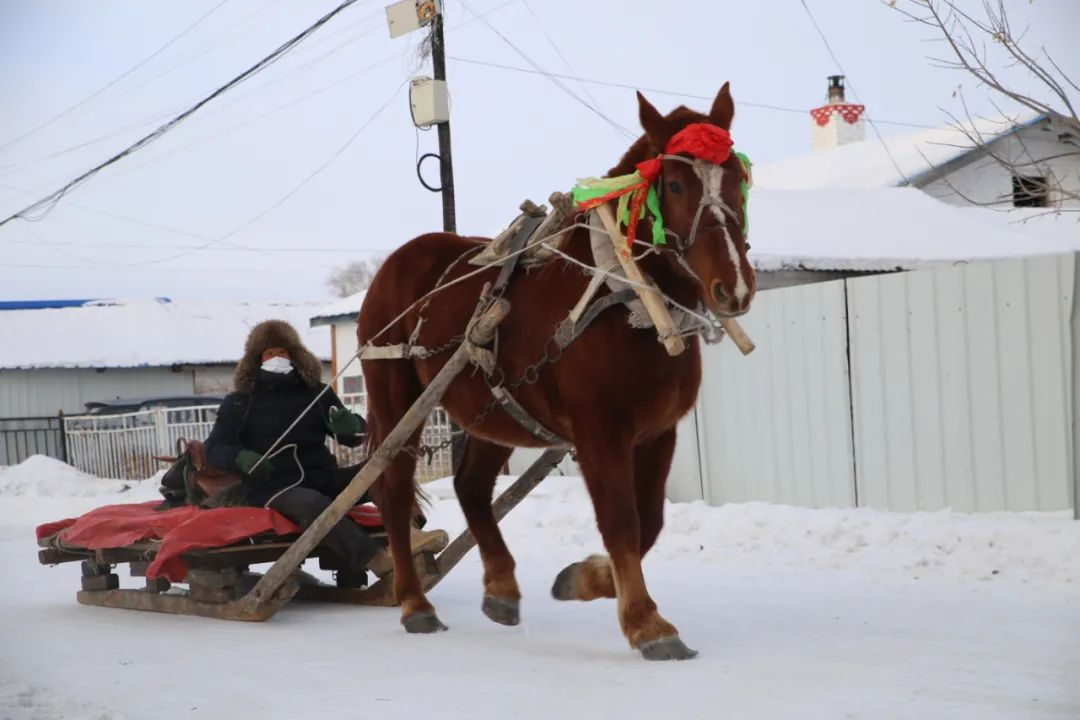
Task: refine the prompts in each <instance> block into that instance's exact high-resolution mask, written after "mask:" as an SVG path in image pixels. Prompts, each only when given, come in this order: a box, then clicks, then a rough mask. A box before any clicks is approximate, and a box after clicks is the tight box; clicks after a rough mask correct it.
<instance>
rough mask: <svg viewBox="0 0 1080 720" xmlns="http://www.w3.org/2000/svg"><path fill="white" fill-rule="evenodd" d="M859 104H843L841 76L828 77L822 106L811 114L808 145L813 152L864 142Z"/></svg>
mask: <svg viewBox="0 0 1080 720" xmlns="http://www.w3.org/2000/svg"><path fill="white" fill-rule="evenodd" d="M865 109H866V108H864V107H863V106H862V105H851V104H849V103H846V102H844V76H843V75H830V76H829V95H828V101H827V103H826V104H825V105H822V106H821V107H819V108H814V109H813V110H811V111H810V122H811V125H810V128H811V133H812V135H811V144H812V145H813V147H814V149H815V150H823V149H826V148H834V147H837V146H839V145H846V144H847V143H852V142H859V141H860V140H865V139H866V127H865V126H864V124H863V111H864V110H865Z"/></svg>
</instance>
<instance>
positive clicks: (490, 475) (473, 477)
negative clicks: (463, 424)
mask: <svg viewBox="0 0 1080 720" xmlns="http://www.w3.org/2000/svg"><path fill="white" fill-rule="evenodd" d="M512 452H513V449H512V448H506V447H502V446H501V445H495V444H494V443H490V442H487V441H485V440H481V439H479V438H477V437H472V436H470V437H469V439H468V442H466V443H465V452H464V456H463V457H462V460H461V466H460V467H459V468H458V471H457V473H456V474H455V476H454V491H455V492H456V493H457V497H458V502H459V503H461V511H462V512H463V513H464V514H465V521H466V522H467V523H468V524H469V531H470V532H472V534H473V537H474V538H476V544H477V546H478V547H479V549H480V558H481V560H482V561H483V563H484V602H483V605H482V609H483V611H484V614H485V615H487V616H488V617H489V618H491V619H492V620H494V621H495V622H497V623H501V624H503V625H517V624H518V623H519V622H520V620H521V609H520V608H521V590H520V589H519V588H518V584H517V579H516V578H515V577H514V558H513V556H511V555H510V550H509V549H508V548H507V547H506V542H505V541H504V540H503V536H502V533H501V532H499V525H498V522H497V521H496V520H495V514H494V512H492V506H491V493H492V490H493V489H494V487H495V479H496V478H497V477H498V474H499V469H500V468H501V467H502V466H503V464H504V463H505V462H506V460H507V459H508V458H509V457H510V454H511V453H512Z"/></svg>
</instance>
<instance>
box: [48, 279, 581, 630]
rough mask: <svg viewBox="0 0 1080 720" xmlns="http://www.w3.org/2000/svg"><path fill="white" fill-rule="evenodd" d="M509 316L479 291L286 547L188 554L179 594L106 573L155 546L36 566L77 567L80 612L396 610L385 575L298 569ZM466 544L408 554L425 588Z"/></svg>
mask: <svg viewBox="0 0 1080 720" xmlns="http://www.w3.org/2000/svg"><path fill="white" fill-rule="evenodd" d="M509 309H510V305H509V303H508V302H507V301H506V300H505V299H502V298H499V299H495V300H492V299H491V298H490V285H489V286H487V287H485V289H484V292H483V293H482V294H481V299H480V302H479V304H478V305H477V307H476V310H475V311H474V313H473V318H472V320H471V321H470V324H469V327H468V329H467V330H466V339H465V340H464V341H463V342H462V343H461V345H460V346H459V347H458V348H457V350H456V351H455V352H454V354H453V355H452V356H451V357H450V359H449V360H448V361H447V363H446V365H444V366H443V368H442V370H440V371H439V373H438V374H437V375H436V376H435V377H434V378H433V379H432V381H431V383H430V384H429V385H428V387H427V388H426V389H425V390H424V392H423V393H422V394H421V395H420V397H419V398H417V400H416V402H414V403H413V405H412V407H410V408H409V410H408V411H407V412H406V413H405V415H404V416H403V417H402V419H401V421H400V422H399V423H398V424H397V426H395V427H394V429H393V430H392V431H391V432H390V434H389V435H388V436H387V437H386V439H385V441H384V442H383V443H382V445H380V446H379V447H378V448H377V449H376V450H375V451H374V452H373V453H372V455H371V458H370V460H369V461H368V462H367V463H366V464H365V465H364V466H363V467H362V468H361V469H360V470H359V472H357V474H356V476H355V477H354V478H353V479H352V482H350V483H349V485H348V486H347V487H346V488H345V489H344V490H343V491H342V492H341V493H340V494H339V495H338V496H337V498H335V499H334V501H333V502H332V503H331V504H330V505H329V506H328V507H327V508H326V510H324V511H323V512H322V514H321V515H319V517H318V518H316V519H315V521H314V522H313V523H312V524H311V525H310V526H309V527H308V528H307V529H306V530H305V531H304V532H303V533H302V534H301V535H300V536H299V537H298V538H297V539H296V540H295V541H293V542H291V543H281V542H276V543H265V544H258V543H255V544H251V543H248V544H243V545H236V546H230V547H226V548H217V549H210V550H201V551H194V552H191V553H187V554H185V555H184V560H185V562H186V563H187V566H188V568H189V572H188V576H187V578H185V580H186V581H187V584H188V586H189V589H188V591H187V592H186V593H181V592H177V591H176V589H173V588H170V587H169V584H168V582H167V581H165V580H163V579H148V580H147V584H146V587H145V588H143V589H138V590H136V589H121V588H120V587H119V576H118V575H117V574H116V573H114V572H112V569H113V566H114V565H117V564H121V563H128V564H129V567H130V570H131V574H132V575H133V576H140V575H144V574H145V569H146V566H147V565H148V564H149V562H150V561H151V560H152V559H153V557H154V555H153V553H155V552H156V547H155V544H154V543H137V544H135V545H132V546H129V547H124V548H116V549H111V550H86V549H83V550H80V549H79V548H69V547H46V548H44V549H42V550H41V551H40V552H39V558H38V559H39V561H40V562H41V563H42V564H47V565H52V564H57V563H62V562H73V561H76V560H78V561H81V562H82V570H83V577H82V590H81V591H80V592H79V593H78V595H77V596H76V597H77V600H78V602H79V603H81V604H84V605H97V606H100V607H113V608H121V609H126V610H148V611H153V612H163V613H172V614H177V615H198V616H201V617H209V618H219V619H223V620H244V621H254V622H259V621H263V620H266V619H268V618H270V617H273V616H274V614H276V613H277V611H278V610H280V609H281V608H282V607H284V606H285V605H286V604H287V603H288V602H289V601H291V600H293V599H294V598H295V599H305V600H313V601H321V602H337V603H348V604H355V605H396V604H397V601H396V598H394V592H393V575H392V574H391V575H387V576H386V577H384V578H382V579H380V580H378V581H377V582H376V583H375V584H373V585H371V586H370V587H364V588H348V587H336V586H332V585H326V584H321V583H314V582H311V581H310V576H307V577H308V578H309V580H308V581H307V582H304V575H306V574H305V573H301V572H300V566H301V564H302V563H303V562H304V561H305V560H307V559H308V558H312V557H320V554H319V552H318V550H317V548H316V546H317V545H318V544H319V543H320V542H321V541H322V539H323V538H324V537H325V536H326V534H327V532H329V530H330V528H332V527H333V526H334V525H336V524H337V522H338V521H339V520H340V519H341V518H342V517H344V516H345V514H346V513H347V512H348V511H349V509H350V508H351V507H352V506H353V505H354V504H355V503H356V502H357V501H358V500H359V499H360V498H361V497H362V496H363V495H364V493H365V492H367V490H368V489H369V488H370V487H371V486H372V485H373V484H374V482H375V480H376V479H378V477H379V476H380V475H381V474H382V472H383V471H384V470H385V469H386V468H387V466H389V464H390V462H391V461H392V460H393V459H394V457H395V456H396V455H397V453H398V452H400V451H401V449H402V447H403V446H404V445H405V443H406V442H407V441H408V439H409V438H410V437H411V436H412V434H413V433H414V432H415V431H416V429H417V428H418V427H419V426H420V424H421V423H422V422H423V421H424V420H425V419H426V418H427V417H428V415H430V413H431V411H432V410H433V409H434V407H435V405H436V404H438V402H439V400H441V399H442V396H443V394H444V393H445V392H446V388H447V387H448V386H449V385H450V382H451V381H452V380H453V379H454V378H455V377H456V376H457V375H458V374H459V373H460V372H461V371H462V370H463V369H465V367H466V366H467V365H468V364H469V362H470V360H471V359H472V358H473V357H476V356H477V355H478V353H477V349H478V348H479V347H482V346H484V345H487V344H488V343H490V342H491V340H492V337H493V336H494V332H495V329H496V327H498V324H499V323H500V322H501V321H502V320H503V318H505V317H506V314H507V313H508V312H509ZM566 453H567V450H566V449H564V448H554V449H551V450H547V451H546V452H544V454H543V455H541V457H540V458H539V459H538V460H537V461H536V462H534V463H533V464H532V465H531V466H530V467H529V468H528V470H526V471H525V473H524V474H522V476H521V477H520V478H518V480H517V481H516V482H514V484H513V485H511V486H510V487H509V488H507V489H506V490H505V491H504V492H503V493H502V494H501V495H500V496H499V498H498V499H497V500H496V501H495V503H494V507H493V509H494V512H495V518H496V520H501V519H502V518H503V517H504V516H505V515H506V513H508V512H509V511H510V510H511V509H512V508H513V507H514V506H516V505H517V504H518V503H520V502H521V501H522V500H523V499H524V498H525V496H526V495H528V494H529V492H530V491H532V489H533V488H535V487H536V486H537V485H538V484H539V483H540V481H541V480H543V479H544V478H545V477H546V476H547V475H548V473H549V472H550V471H551V470H552V469H553V468H554V467H555V466H556V465H558V464H559V462H560V461H561V460H562V458H563V457H564V456H565V455H566ZM383 542H385V536H383ZM475 544H476V540H475V539H474V538H473V537H472V533H470V532H469V531H468V530H465V531H464V532H463V533H462V534H461V535H459V536H458V537H457V538H455V539H454V541H453V542H451V543H450V544H449V545H447V547H446V548H445V549H443V550H442V551H441V552H440V553H439V554H438V555H437V556H436V555H432V554H431V553H421V554H420V555H418V556H416V557H414V562H416V563H417V569H418V571H419V573H420V579H421V582H422V583H423V586H424V589H425V590H430V589H431V588H433V587H435V586H436V585H437V584H438V583H439V582H440V581H441V580H442V579H443V578H444V577H446V575H447V574H448V573H449V572H450V571H451V570H453V568H454V567H455V566H456V565H457V564H458V563H459V562H460V561H461V559H462V558H463V557H464V556H465V555H466V554H467V553H468V551H469V550H471V549H472V547H473V546H474V545H475ZM265 562H273V565H272V566H271V567H270V568H269V569H268V570H267V572H266V573H265V574H264V575H262V576H257V575H253V574H251V573H247V572H245V571H246V569H247V567H248V566H250V565H253V564H258V563H265ZM321 562H323V563H325V562H326V560H321ZM324 567H326V565H324Z"/></svg>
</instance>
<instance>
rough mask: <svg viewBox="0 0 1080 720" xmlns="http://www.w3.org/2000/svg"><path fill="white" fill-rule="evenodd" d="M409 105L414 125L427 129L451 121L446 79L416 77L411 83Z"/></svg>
mask: <svg viewBox="0 0 1080 720" xmlns="http://www.w3.org/2000/svg"><path fill="white" fill-rule="evenodd" d="M409 105H410V107H411V108H412V121H413V125H416V127H418V128H422V129H425V130H426V129H427V128H429V127H431V126H432V125H438V124H439V123H444V122H450V95H449V93H448V91H447V89H446V81H445V80H433V79H432V78H429V77H415V78H413V79H412V82H411V83H410V84H409Z"/></svg>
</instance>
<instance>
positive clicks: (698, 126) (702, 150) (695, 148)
mask: <svg viewBox="0 0 1080 720" xmlns="http://www.w3.org/2000/svg"><path fill="white" fill-rule="evenodd" d="M734 144H735V143H734V141H733V140H732V139H731V133H729V132H728V131H727V130H725V129H724V128H722V127H717V126H716V125H709V124H708V123H691V124H689V125H687V126H686V127H684V128H683V129H682V130H680V131H679V132H677V133H675V135H673V136H672V138H671V140H668V144H667V147H666V148H664V151H665V152H666V153H668V154H669V155H678V154H679V153H689V154H691V155H693V156H694V157H696V158H700V159H702V160H707V161H709V162H711V163H715V164H717V165H721V164H723V163H725V162H727V159H728V158H729V157H731V146H732V145H734Z"/></svg>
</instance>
